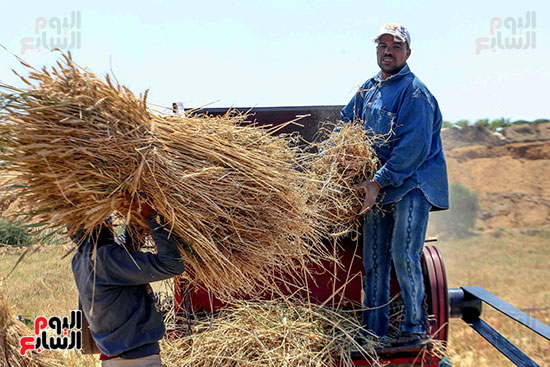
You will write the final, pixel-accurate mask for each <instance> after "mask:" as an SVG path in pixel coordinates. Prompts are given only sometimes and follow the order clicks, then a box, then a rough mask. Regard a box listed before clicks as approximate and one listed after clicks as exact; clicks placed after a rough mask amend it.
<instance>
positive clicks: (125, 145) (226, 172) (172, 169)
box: [0, 54, 323, 296]
mask: <svg viewBox="0 0 550 367" xmlns="http://www.w3.org/2000/svg"><path fill="white" fill-rule="evenodd" d="M63 58H64V61H63V62H62V63H61V62H58V66H57V67H55V68H51V69H47V68H45V67H44V68H43V69H41V70H37V69H34V68H32V67H31V66H29V65H27V64H24V65H25V66H27V67H28V68H31V69H32V70H31V72H30V74H29V77H28V79H27V78H24V77H21V80H22V81H23V82H25V83H26V84H27V85H28V87H27V88H26V89H18V88H14V87H11V86H8V85H0V89H1V90H2V99H3V104H4V107H3V112H2V113H1V114H0V146H2V147H3V151H2V153H0V154H1V156H0V160H1V161H2V162H3V163H2V165H1V166H0V171H1V174H2V175H3V174H4V173H8V172H9V173H10V174H12V175H14V177H13V179H11V180H10V185H11V190H9V191H5V192H4V198H5V199H13V198H15V197H19V198H21V199H22V200H23V201H24V204H25V205H24V206H25V207H26V208H29V210H28V212H27V213H26V216H27V218H29V220H32V222H33V223H37V222H40V223H44V225H45V226H46V227H47V228H49V229H57V230H64V229H65V226H68V231H69V234H71V233H74V232H75V231H76V230H78V229H79V228H80V227H81V226H82V227H83V228H84V229H85V230H87V231H92V230H93V228H95V227H97V226H98V225H99V224H101V223H102V222H103V221H104V220H105V219H106V218H107V217H108V216H109V215H111V214H113V213H114V214H116V215H118V216H119V217H120V218H122V219H123V220H124V221H125V222H126V224H127V225H128V226H129V228H130V229H131V230H132V231H131V232H132V233H140V232H141V229H143V227H144V224H143V220H142V218H141V217H140V214H139V212H138V211H134V210H132V209H131V207H132V204H133V202H135V201H136V200H138V201H143V200H144V201H145V202H146V203H147V204H149V205H151V206H152V207H153V208H154V209H156V211H157V212H158V213H159V214H160V215H161V216H163V217H164V218H165V219H166V221H167V223H168V228H169V229H170V230H171V231H172V232H173V233H174V234H175V235H176V237H177V238H178V241H179V243H180V244H181V252H182V257H183V259H184V261H185V263H186V264H187V265H188V272H187V273H186V274H187V276H188V278H189V280H190V281H191V282H192V284H200V285H202V286H204V287H206V288H208V289H209V290H210V291H212V292H213V293H215V294H217V295H219V296H228V295H229V294H230V293H233V294H248V293H250V292H253V290H254V289H258V288H262V287H268V286H271V285H273V284H274V282H273V279H272V277H273V276H275V274H279V273H280V270H281V269H285V271H288V270H292V269H296V271H297V273H300V272H301V271H302V270H303V269H304V268H302V267H301V265H304V264H305V263H307V262H308V261H316V260H317V259H318V258H319V255H320V253H321V248H322V247H321V246H320V240H319V239H320V235H321V234H320V228H321V227H322V223H323V222H322V218H320V213H319V211H318V210H317V207H316V205H315V203H314V202H313V201H312V200H310V197H311V190H312V187H314V185H315V183H314V182H313V179H312V176H311V175H310V174H309V173H308V172H306V171H304V170H298V169H296V168H297V165H300V164H301V158H300V159H298V158H297V157H298V156H299V154H298V152H297V148H294V147H293V146H292V144H291V139H289V137H287V136H281V135H277V136H275V135H273V134H271V133H270V132H269V131H268V130H266V129H263V128H259V127H255V126H244V125H243V121H244V118H243V116H239V115H231V116H230V115H226V116H222V117H209V116H188V117H180V116H167V115H162V114H159V113H155V112H153V111H151V110H150V109H148V107H147V105H146V93H145V96H143V97H136V96H135V95H134V94H132V92H131V91H130V90H128V89H127V88H126V87H124V86H121V85H120V84H118V83H113V82H111V80H110V78H109V76H106V78H105V81H102V80H101V79H99V78H98V77H97V76H96V75H94V74H92V73H91V72H89V71H87V70H85V69H83V68H81V67H79V66H78V65H76V64H75V63H74V62H73V61H72V59H71V58H70V54H69V55H68V56H67V55H63Z"/></svg>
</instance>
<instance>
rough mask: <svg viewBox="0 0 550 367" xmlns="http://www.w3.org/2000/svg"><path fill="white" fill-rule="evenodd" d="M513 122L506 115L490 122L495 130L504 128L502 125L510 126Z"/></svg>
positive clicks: (490, 125)
mask: <svg viewBox="0 0 550 367" xmlns="http://www.w3.org/2000/svg"><path fill="white" fill-rule="evenodd" d="M511 125H512V123H511V122H510V119H505V118H504V117H501V118H499V119H496V120H493V121H491V123H490V124H489V127H490V128H491V129H493V130H496V129H499V128H502V127H508V126H511Z"/></svg>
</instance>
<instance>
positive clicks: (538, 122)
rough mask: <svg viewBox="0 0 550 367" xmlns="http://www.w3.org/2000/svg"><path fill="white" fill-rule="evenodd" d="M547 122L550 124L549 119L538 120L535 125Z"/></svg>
mask: <svg viewBox="0 0 550 367" xmlns="http://www.w3.org/2000/svg"><path fill="white" fill-rule="evenodd" d="M547 122H550V120H548V119H536V120H535V121H533V123H534V124H545V123H547Z"/></svg>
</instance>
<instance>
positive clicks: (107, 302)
mask: <svg viewBox="0 0 550 367" xmlns="http://www.w3.org/2000/svg"><path fill="white" fill-rule="evenodd" d="M146 221H147V225H148V226H149V229H150V230H151V234H152V237H153V241H154V242H155V244H156V246H157V254H156V255H155V254H152V253H145V252H141V251H132V250H129V251H127V250H126V249H125V248H124V247H123V246H121V245H118V244H116V243H115V240H114V238H113V235H112V233H111V232H110V231H109V230H107V229H105V228H104V229H102V230H101V231H100V233H99V234H95V235H92V236H90V237H88V238H86V239H84V241H83V242H82V243H81V245H80V246H79V248H78V250H77V252H76V253H75V255H74V257H73V260H72V269H73V274H74V278H75V281H76V286H77V288H78V293H79V299H80V302H81V304H82V309H83V311H84V315H85V317H86V318H87V320H88V323H89V324H90V331H91V334H92V337H93V338H94V340H95V342H96V344H97V346H98V348H99V350H100V351H101V352H102V353H104V354H106V355H107V356H120V357H121V358H127V359H133V358H140V357H144V356H148V355H152V354H156V353H159V351H160V348H159V344H158V341H159V340H160V339H162V337H163V336H164V332H165V328H164V322H163V318H162V314H161V312H160V311H159V310H158V309H156V306H155V302H154V298H153V293H152V290H151V287H150V285H149V284H148V283H149V282H153V281H158V280H163V279H168V278H171V277H173V276H176V275H179V274H181V273H182V272H183V271H184V265H183V263H182V261H181V255H180V253H179V251H178V248H177V245H176V243H175V242H174V241H173V240H172V238H171V237H170V238H169V237H168V232H167V231H166V230H165V229H163V228H162V227H161V226H159V225H158V224H157V223H156V221H155V220H154V219H153V218H149V219H147V220H146ZM126 237H128V236H126ZM73 240H74V241H75V242H77V241H79V238H78V237H77V238H73ZM128 241H129V239H128V238H127V242H128ZM95 246H97V250H96V251H97V255H96V261H95V262H94V260H93V258H92V254H93V250H94V247H95ZM129 247H130V246H127V248H129Z"/></svg>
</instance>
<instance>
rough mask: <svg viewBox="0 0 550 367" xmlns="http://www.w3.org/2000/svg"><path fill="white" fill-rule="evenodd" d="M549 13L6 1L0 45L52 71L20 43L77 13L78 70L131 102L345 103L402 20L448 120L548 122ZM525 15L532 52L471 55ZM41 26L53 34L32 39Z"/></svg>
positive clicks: (463, 7) (499, 7)
mask: <svg viewBox="0 0 550 367" xmlns="http://www.w3.org/2000/svg"><path fill="white" fill-rule="evenodd" d="M549 10H550V5H549V3H548V2H545V1H529V0H525V1H521V2H519V1H514V2H498V1H490V2H481V1H469V0H467V1H462V2H441V1H393V2H391V3H387V2H384V3H382V2H372V1H313V0H307V1H305V0H304V1H300V0H295V1H287V0H279V1H252V0H249V1H202V2H199V1H179V2H176V1H141V2H140V1H136V2H124V1H91V2H86V3H77V2H74V1H49V2H42V1H40V2H34V3H33V2H28V1H25V2H24V1H19V2H14V1H8V0H0V14H2V15H3V17H2V18H3V19H2V22H1V23H0V44H2V45H4V46H6V47H7V48H8V49H9V50H11V51H12V52H14V53H16V54H18V55H20V56H22V57H23V58H24V59H25V60H27V61H28V62H30V63H31V64H32V65H34V66H42V65H51V64H52V63H53V62H54V61H55V60H56V59H58V58H59V55H58V54H56V53H51V52H49V51H48V50H47V49H45V48H44V47H42V46H39V47H35V48H34V49H27V50H25V52H24V54H22V51H23V50H22V42H24V40H25V39H26V40H27V41H28V43H27V44H29V45H30V44H32V45H35V44H36V41H37V39H39V38H40V37H41V35H42V34H43V33H44V32H45V35H46V36H47V37H46V39H49V38H51V37H56V36H57V33H56V32H57V31H56V29H55V28H54V27H53V26H52V19H54V18H58V19H60V20H63V18H67V20H69V21H70V18H71V12H72V11H74V12H80V19H81V22H80V27H79V28H77V27H76V26H74V27H73V28H72V29H70V30H69V34H70V31H74V32H75V34H77V33H80V47H79V48H73V49H72V50H71V51H72V53H73V56H74V58H75V60H76V61H77V62H78V63H79V64H80V65H82V66H87V67H89V68H90V69H91V70H92V71H93V72H95V73H96V74H98V75H104V74H105V73H106V72H108V71H109V65H110V63H111V65H112V68H113V70H114V72H115V74H116V77H117V78H118V80H119V81H120V82H121V83H123V84H125V85H126V86H128V87H129V88H130V89H131V90H132V91H134V92H135V93H136V94H139V93H140V92H143V91H144V90H145V89H150V94H149V101H150V102H152V103H155V104H158V105H162V106H168V105H171V103H172V102H174V101H182V102H183V103H184V105H185V106H189V107H191V106H193V107H196V106H201V105H206V104H209V103H213V105H214V106H220V107H221V106H285V105H294V106H295V105H326V104H330V105H338V104H346V103H347V102H348V101H349V99H350V98H351V97H352V95H353V93H354V92H355V90H356V89H357V87H358V86H359V85H361V84H362V83H363V82H364V81H365V80H366V79H368V78H369V77H371V76H372V75H374V74H375V73H376V72H378V66H377V64H376V58H375V49H374V43H373V42H372V37H373V36H374V35H375V34H376V32H377V30H378V29H379V28H380V26H382V25H383V24H385V23H387V22H399V23H403V24H405V25H406V26H407V27H408V28H409V31H410V33H411V38H412V41H411V48H412V54H411V57H410V59H409V65H410V67H411V69H412V71H413V72H414V73H415V74H416V75H417V76H418V77H419V78H420V79H421V80H422V81H424V83H425V84H426V85H427V86H428V88H429V89H430V90H431V92H432V93H433V94H434V95H435V97H436V98H437V99H438V101H439V105H440V107H441V110H442V113H443V117H444V119H446V120H450V121H457V120H459V119H469V120H471V121H472V122H473V121H475V120H477V119H480V118H489V119H495V118H499V117H505V118H510V119H512V120H516V119H520V118H521V119H528V120H532V119H536V118H550V111H549V109H548V104H549V102H548V97H547V95H548V94H549V93H548V91H547V88H548V85H549V84H550V67H549V61H550V47H549V46H550V45H549V39H550V23H549ZM527 12H534V13H530V14H531V16H532V15H533V14H535V18H536V23H535V27H534V28H533V27H532V24H531V27H530V28H529V29H524V30H523V32H524V33H522V37H523V38H522V39H524V40H526V39H527V33H526V31H530V32H531V34H534V35H535V38H536V44H535V47H532V46H533V45H532V44H531V45H530V46H529V47H528V48H526V49H506V48H504V49H501V48H497V49H496V50H495V51H492V50H482V51H481V52H480V53H479V54H476V39H478V38H486V39H487V40H488V41H487V42H491V40H492V39H493V38H494V39H496V31H495V33H494V34H493V35H491V34H490V25H491V21H492V20H493V19H497V18H498V19H500V20H502V21H503V22H504V21H505V20H506V19H507V18H509V17H511V19H514V21H515V22H518V21H519V20H520V19H522V21H523V22H524V24H525V22H526V21H527ZM38 19H42V20H43V21H44V20H45V21H47V22H48V25H44V27H43V28H40V27H39V28H40V32H39V33H38V34H36V32H35V27H36V24H37V22H39V24H40V20H38ZM498 19H497V20H493V22H494V23H493V24H496V22H498ZM531 19H532V18H531ZM510 22H511V20H509V22H508V23H507V24H508V27H505V26H504V25H501V26H500V28H499V31H500V32H501V36H502V44H504V41H506V40H508V41H510V40H512V37H514V35H513V33H512V29H511V26H510V25H511V24H512V23H510ZM495 28H496V26H495ZM62 36H63V34H62ZM530 37H533V36H532V35H530ZM516 39H518V40H519V34H518V31H517V29H516ZM532 39H533V38H531V40H532ZM11 68H16V69H17V70H19V71H22V70H23V68H22V67H20V66H19V65H18V63H17V61H16V60H15V58H14V57H13V56H12V55H10V54H9V53H7V52H5V51H4V50H2V49H0V81H2V82H6V83H9V84H16V85H18V81H17V79H16V78H15V77H14V76H13V75H12V74H11V71H10V69H11Z"/></svg>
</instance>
